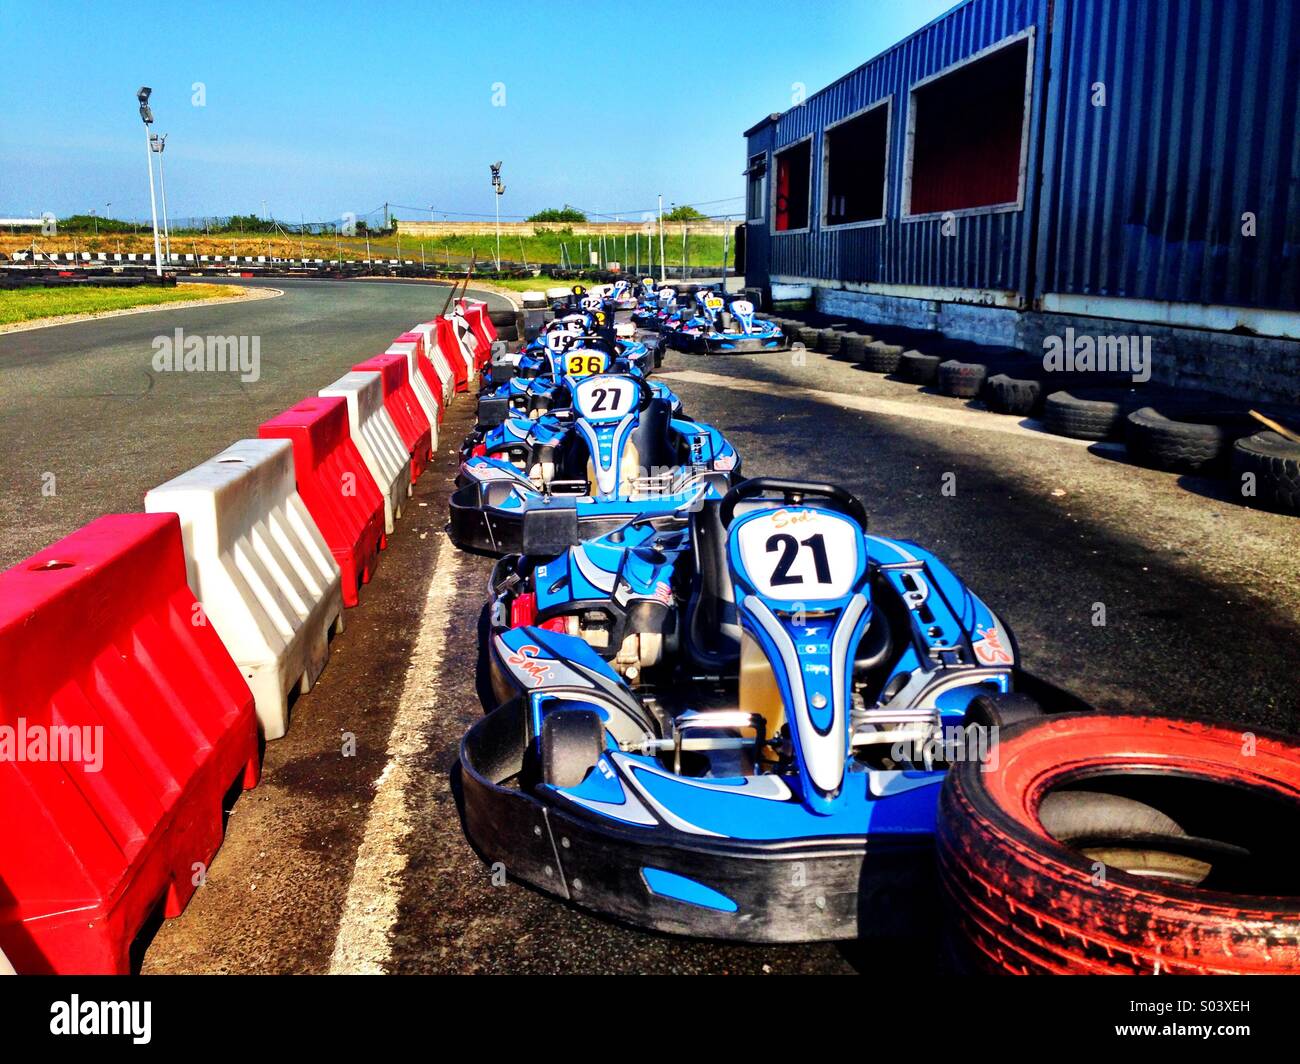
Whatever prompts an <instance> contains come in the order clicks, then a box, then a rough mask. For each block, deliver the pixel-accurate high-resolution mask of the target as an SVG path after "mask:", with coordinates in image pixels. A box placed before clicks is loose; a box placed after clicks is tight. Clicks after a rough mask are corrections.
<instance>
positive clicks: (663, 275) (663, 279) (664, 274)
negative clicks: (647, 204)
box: [659, 194, 668, 284]
mask: <svg viewBox="0 0 1300 1064" xmlns="http://www.w3.org/2000/svg"><path fill="white" fill-rule="evenodd" d="M659 283H660V284H667V283H668V267H667V265H665V260H664V197H663V195H662V194H660V196H659Z"/></svg>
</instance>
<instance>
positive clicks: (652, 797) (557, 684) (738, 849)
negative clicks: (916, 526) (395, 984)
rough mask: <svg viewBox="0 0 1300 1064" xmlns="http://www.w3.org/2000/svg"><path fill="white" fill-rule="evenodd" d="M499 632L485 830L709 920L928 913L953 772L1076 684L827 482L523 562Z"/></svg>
mask: <svg viewBox="0 0 1300 1064" xmlns="http://www.w3.org/2000/svg"><path fill="white" fill-rule="evenodd" d="M485 627H486V629H487V631H486V632H485V633H484V634H485V636H486V638H485V639H484V640H483V641H482V647H481V654H482V659H481V661H480V671H481V674H482V675H481V683H480V694H481V696H482V697H483V698H484V700H485V704H486V706H487V707H488V709H489V712H488V713H487V714H486V716H484V717H483V719H482V720H480V721H479V722H478V723H476V724H475V725H474V726H473V727H471V728H470V729H469V731H468V732H467V733H466V735H465V737H464V739H463V741H462V745H461V768H462V783H463V795H464V819H465V826H466V830H467V833H468V835H469V837H470V839H471V841H472V842H473V843H474V845H475V847H476V848H477V849H478V851H479V852H480V854H481V855H482V856H484V857H485V858H486V859H487V860H489V861H492V862H496V861H500V862H502V863H503V864H504V866H505V867H506V868H507V869H508V870H509V872H510V874H511V875H513V876H515V877H517V878H519V879H522V880H524V881H526V882H528V883H531V884H533V885H535V886H537V887H540V888H541V889H543V890H546V891H548V892H550V893H553V894H555V895H558V896H559V897H561V898H564V899H567V900H569V901H572V902H575V903H577V904H578V905H581V906H583V907H585V908H588V909H591V910H594V911H596V912H599V913H603V914H606V915H609V916H612V917H614V918H617V919H619V920H623V921H626V922H629V923H631V924H635V925H639V926H644V927H648V928H654V929H657V930H660V931H668V932H674V933H680V934H688V935H696V936H705V937H716V938H727V939H739V940H746V941H756V942H793V941H815V940H831V939H847V938H854V937H857V936H859V935H860V934H866V933H869V932H873V931H875V930H877V929H879V928H881V927H888V928H890V929H891V930H893V931H894V932H898V931H903V930H906V929H908V928H909V927H910V926H911V922H912V921H914V920H919V921H923V922H929V921H932V919H933V913H932V911H931V910H929V909H928V908H927V905H928V903H927V902H925V901H924V900H923V899H925V898H927V897H928V896H929V895H928V893H927V889H926V888H927V885H928V884H929V883H930V882H931V881H932V868H931V860H932V837H933V833H934V828H935V815H936V801H937V798H938V795H939V790H940V788H939V784H940V782H941V781H942V779H943V778H944V770H945V766H946V765H947V764H949V763H951V762H952V761H953V760H955V759H956V758H958V757H981V758H983V757H987V756H988V755H989V754H990V752H992V753H995V752H996V748H995V747H994V748H992V750H991V751H990V749H989V748H987V747H985V746H982V745H981V743H982V741H983V740H982V739H981V736H982V737H983V738H984V740H986V739H987V737H988V735H989V726H990V725H999V724H1006V723H1010V722H1012V721H1014V720H1016V719H1020V718H1022V717H1025V716H1032V715H1036V714H1037V713H1039V712H1041V709H1040V708H1039V701H1038V698H1036V697H1035V695H1037V696H1038V697H1039V698H1042V699H1043V700H1047V698H1048V695H1049V694H1050V695H1052V697H1055V696H1056V695H1057V694H1059V692H1055V689H1051V688H1048V687H1047V686H1046V685H1044V684H1041V683H1040V682H1038V681H1035V680H1034V679H1033V678H1032V677H1030V676H1029V675H1027V674H1026V673H1024V672H1023V671H1022V670H1021V668H1020V665H1019V661H1018V655H1017V650H1016V646H1015V642H1014V640H1013V638H1012V635H1011V632H1010V631H1009V630H1008V629H1007V627H1006V626H1005V625H1004V624H1003V623H1002V622H1001V621H1000V620H999V619H998V617H997V616H996V615H995V614H994V613H993V612H992V610H990V609H989V607H988V606H987V605H986V604H985V603H984V602H983V601H982V600H981V599H979V598H978V597H977V596H976V595H975V594H973V593H972V592H971V591H970V590H969V589H968V588H967V587H966V586H965V585H963V584H962V583H961V581H960V580H959V579H958V578H957V577H956V576H954V575H953V574H952V572H950V571H949V570H948V568H947V567H945V566H944V565H943V563H942V562H940V561H939V560H938V559H937V558H936V557H935V556H934V555H932V554H931V553H929V552H928V551H926V550H924V549H922V548H921V547H918V546H916V545H914V544H912V543H909V542H906V541H902V540H892V539H886V538H883V537H880V536H875V535H871V534H869V533H868V532H867V517H866V513H865V510H864V509H863V507H862V504H861V503H860V502H859V501H858V500H857V499H855V498H854V497H852V496H851V495H849V494H848V493H847V492H845V491H843V490H842V489H840V488H836V487H833V486H830V485H825V484H812V483H803V482H799V481H789V480H776V479H766V478H759V479H754V480H749V481H745V482H743V483H741V484H739V485H737V486H735V487H733V488H732V489H731V490H730V491H729V492H728V493H727V494H726V495H725V497H724V498H722V499H721V500H715V501H709V502H705V503H704V504H703V505H702V506H700V507H698V508H695V509H694V510H693V511H691V512H682V511H680V510H670V509H661V510H660V511H659V512H656V513H651V512H647V513H645V514H642V515H640V516H639V517H636V518H633V519H631V520H629V521H627V522H625V523H624V524H623V525H621V526H620V527H619V528H617V529H614V530H612V531H610V532H608V533H607V534H605V535H603V536H601V537H599V538H597V539H595V540H593V541H591V542H583V543H581V544H573V545H570V546H568V547H566V548H564V549H562V550H560V551H553V552H543V553H540V554H531V555H530V554H524V555H517V556H511V557H506V558H503V559H502V560H501V561H500V562H499V563H498V564H497V566H496V568H495V569H494V571H493V575H492V580H491V587H490V595H489V605H488V610H487V614H486V617H485ZM1071 708H1073V707H1071Z"/></svg>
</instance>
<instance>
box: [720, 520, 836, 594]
mask: <svg viewBox="0 0 1300 1064" xmlns="http://www.w3.org/2000/svg"><path fill="white" fill-rule="evenodd" d="M860 551H861V534H860V532H859V530H858V527H857V525H856V524H854V523H853V522H852V521H851V520H849V519H848V518H845V517H842V516H840V515H839V514H836V513H831V512H829V511H826V510H814V509H786V508H782V509H779V510H775V511H773V512H772V513H770V514H764V515H763V516H761V517H755V518H753V519H752V520H749V521H746V522H745V524H744V525H743V526H741V529H740V557H741V563H742V564H743V565H744V568H745V572H746V573H747V574H748V576H749V579H750V581H751V582H752V583H753V585H754V589H755V590H756V591H757V592H758V593H759V594H760V595H762V596H765V597H770V598H776V599H791V598H798V599H806V600H810V601H811V600H817V599H832V598H839V597H841V596H842V595H845V594H847V593H848V591H849V588H850V587H851V586H852V584H853V578H854V576H856V575H857V571H858V559H859V552H860Z"/></svg>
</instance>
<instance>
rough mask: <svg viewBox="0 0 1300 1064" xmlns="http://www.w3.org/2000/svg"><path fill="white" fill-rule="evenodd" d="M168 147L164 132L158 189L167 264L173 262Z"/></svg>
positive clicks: (159, 157) (161, 141) (160, 154)
mask: <svg viewBox="0 0 1300 1064" xmlns="http://www.w3.org/2000/svg"><path fill="white" fill-rule="evenodd" d="M166 148H167V135H166V134H163V136H162V138H161V140H160V141H159V144H158V189H159V191H160V192H161V193H162V209H163V253H164V255H165V256H166V258H167V265H168V266H170V265H171V264H172V229H171V223H170V222H168V221H167V178H166V176H165V171H164V169H163V152H164V151H165V150H166Z"/></svg>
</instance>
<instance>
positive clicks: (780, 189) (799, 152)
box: [774, 139, 812, 233]
mask: <svg viewBox="0 0 1300 1064" xmlns="http://www.w3.org/2000/svg"><path fill="white" fill-rule="evenodd" d="M811 168H812V140H811V139H809V140H805V141H803V142H801V143H799V144H796V145H795V146H794V147H793V148H786V149H785V151H783V152H781V153H780V154H779V155H778V156H777V157H776V225H775V226H774V228H775V229H776V231H777V232H778V233H782V232H785V231H786V230H789V229H807V228H808V176H809V173H810V171H811Z"/></svg>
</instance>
